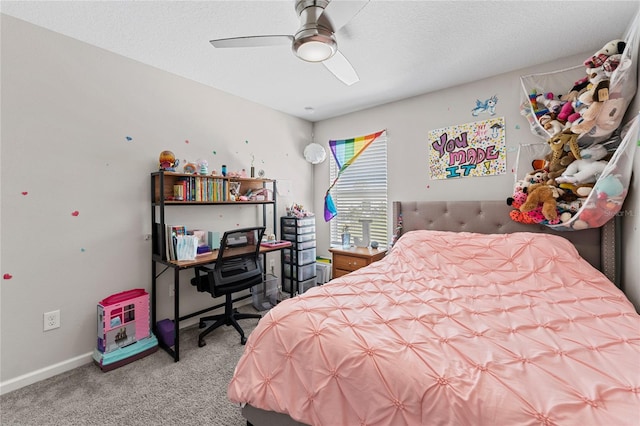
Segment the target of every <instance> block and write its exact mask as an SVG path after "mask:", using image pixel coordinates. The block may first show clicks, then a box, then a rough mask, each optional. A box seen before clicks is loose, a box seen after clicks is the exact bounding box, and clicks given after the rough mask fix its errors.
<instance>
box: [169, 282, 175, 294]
mask: <svg viewBox="0 0 640 426" xmlns="http://www.w3.org/2000/svg"><path fill="white" fill-rule="evenodd" d="M175 295H176V288H175V286H174V283H170V284H169V297H174V296H175Z"/></svg>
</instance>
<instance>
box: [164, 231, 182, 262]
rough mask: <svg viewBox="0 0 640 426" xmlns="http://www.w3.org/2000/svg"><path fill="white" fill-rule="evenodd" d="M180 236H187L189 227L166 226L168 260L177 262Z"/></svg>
mask: <svg viewBox="0 0 640 426" xmlns="http://www.w3.org/2000/svg"><path fill="white" fill-rule="evenodd" d="M178 235H187V227H186V226H184V225H167V226H166V234H165V236H166V241H165V243H166V250H167V260H176V259H177V256H176V245H177V242H178Z"/></svg>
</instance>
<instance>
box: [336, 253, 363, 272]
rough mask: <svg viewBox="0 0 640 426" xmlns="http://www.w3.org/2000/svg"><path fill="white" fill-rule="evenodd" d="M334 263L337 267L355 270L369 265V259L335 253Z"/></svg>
mask: <svg viewBox="0 0 640 426" xmlns="http://www.w3.org/2000/svg"><path fill="white" fill-rule="evenodd" d="M333 264H334V265H335V268H336V269H344V270H346V271H355V270H356V269H360V268H362V267H363V266H367V264H368V262H367V259H364V258H362V257H353V256H344V255H341V254H335V253H334V255H333Z"/></svg>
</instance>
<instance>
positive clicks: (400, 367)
mask: <svg viewBox="0 0 640 426" xmlns="http://www.w3.org/2000/svg"><path fill="white" fill-rule="evenodd" d="M228 396H229V398H230V399H231V401H233V402H236V403H249V404H251V405H252V406H254V407H257V408H261V409H264V410H270V411H277V412H280V413H287V414H289V415H290V416H291V417H293V418H294V419H296V420H298V421H301V422H304V423H307V424H311V425H324V426H351V425H356V426H358V425H390V426H400V425H411V426H417V425H478V426H481V425H580V426H588V425H616V426H618V425H625V424H628V425H638V424H639V423H640V316H639V315H638V314H637V313H636V311H635V310H634V308H633V306H632V305H631V303H630V302H629V301H628V300H627V298H626V297H625V296H624V294H623V293H622V292H621V291H620V290H619V289H617V288H616V287H615V286H614V285H613V284H612V283H611V282H610V281H608V280H607V279H606V278H605V277H604V275H602V274H601V273H600V272H599V271H597V270H595V269H594V268H593V267H591V266H590V265H589V264H588V263H587V262H586V261H585V260H583V259H582V258H579V255H578V253H577V251H576V250H575V248H574V247H573V246H572V245H571V244H570V243H569V242H568V241H567V240H565V239H563V238H561V237H557V236H552V235H544V234H534V233H519V234H509V235H482V234H471V233H448V232H439V231H413V232H409V233H407V234H405V235H404V236H403V237H402V238H401V239H400V240H399V241H398V242H397V244H396V246H395V247H394V249H393V250H392V251H391V253H389V255H387V257H385V258H384V259H383V260H381V261H379V262H376V263H374V264H372V265H370V266H368V267H366V268H363V269H360V270H358V271H356V272H353V273H351V274H349V275H345V276H343V277H340V278H338V279H335V280H333V281H331V282H330V283H328V284H325V285H323V286H320V287H316V288H313V289H311V290H309V291H308V292H306V293H305V294H304V295H302V296H299V297H295V298H293V299H290V300H287V301H284V302H282V303H281V304H279V305H278V306H276V307H275V308H273V309H271V311H269V312H268V313H267V314H266V315H265V316H264V318H262V319H261V320H260V323H259V324H258V326H257V328H256V329H255V330H254V331H253V332H252V333H251V335H250V337H249V340H248V342H247V346H246V348H245V352H244V354H243V356H242V358H241V359H240V361H239V362H238V365H237V367H236V371H235V375H234V377H233V379H232V381H231V382H230V384H229V388H228Z"/></svg>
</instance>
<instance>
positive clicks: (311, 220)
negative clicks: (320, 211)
mask: <svg viewBox="0 0 640 426" xmlns="http://www.w3.org/2000/svg"><path fill="white" fill-rule="evenodd" d="M315 224H316V218H315V217H313V216H310V217H303V218H297V217H283V218H282V225H283V226H309V225H315Z"/></svg>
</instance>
